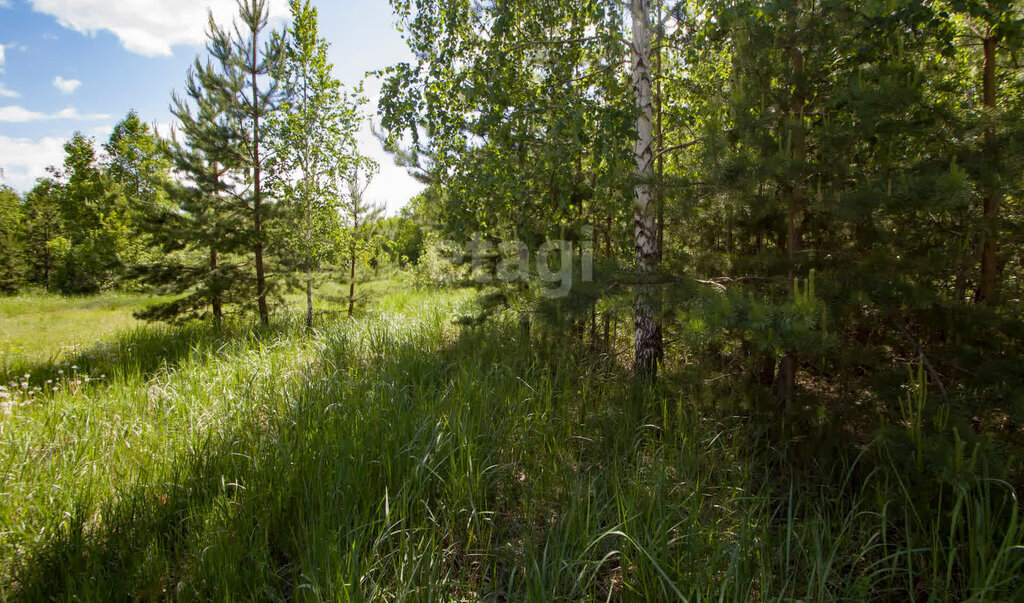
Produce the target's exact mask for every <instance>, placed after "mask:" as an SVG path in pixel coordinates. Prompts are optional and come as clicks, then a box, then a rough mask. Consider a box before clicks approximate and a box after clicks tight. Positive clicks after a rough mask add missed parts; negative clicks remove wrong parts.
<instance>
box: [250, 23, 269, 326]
mask: <svg viewBox="0 0 1024 603" xmlns="http://www.w3.org/2000/svg"><path fill="white" fill-rule="evenodd" d="M251 66H252V72H251V73H252V103H253V119H252V143H253V157H252V159H253V162H252V174H253V201H252V213H253V235H254V236H255V239H256V240H255V243H254V245H253V255H254V256H255V260H256V305H257V306H258V307H259V312H260V324H262V325H263V326H265V327H267V326H270V310H269V308H268V307H267V276H266V272H265V270H264V268H263V191H262V189H261V188H260V177H261V176H262V166H261V165H260V116H259V109H258V107H257V103H258V102H259V100H258V99H259V88H258V87H257V84H256V70H257V56H256V41H255V39H254V40H253V44H252V65H251Z"/></svg>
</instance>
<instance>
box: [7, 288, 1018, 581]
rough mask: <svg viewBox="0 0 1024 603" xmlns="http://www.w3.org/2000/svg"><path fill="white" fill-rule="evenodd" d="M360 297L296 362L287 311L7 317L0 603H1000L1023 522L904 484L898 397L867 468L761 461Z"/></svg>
mask: <svg viewBox="0 0 1024 603" xmlns="http://www.w3.org/2000/svg"><path fill="white" fill-rule="evenodd" d="M372 287H373V288H376V290H377V291H378V293H379V295H377V296H376V297H375V298H374V299H373V301H372V303H371V304H370V307H369V308H368V309H367V311H366V312H365V313H364V315H363V316H361V317H358V318H356V319H348V318H346V317H344V316H342V315H328V316H324V317H321V318H320V319H319V320H318V322H317V325H316V326H315V328H314V329H313V331H311V332H307V331H306V330H305V329H304V328H303V325H302V317H301V312H300V311H298V310H295V311H294V312H293V311H289V310H287V309H284V310H282V311H280V312H279V313H278V314H276V315H275V320H274V321H273V326H272V327H270V328H257V327H253V326H252V325H251V324H250V323H248V322H243V321H238V322H235V323H232V324H229V325H226V326H225V327H224V328H223V329H220V330H217V329H214V328H212V327H210V326H208V325H204V324H200V323H193V324H190V325H185V326H177V327H168V326H156V325H148V326H139V325H135V324H134V323H133V322H132V320H131V319H130V314H131V309H132V308H133V307H136V308H137V307H138V306H139V305H142V304H145V303H146V300H145V299H143V298H133V297H127V296H119V295H105V296H102V297H97V298H91V299H63V298H57V297H49V296H43V297H23V298H13V299H8V300H4V301H3V302H2V303H3V304H4V305H3V311H2V313H0V321H2V322H0V327H2V329H3V331H2V332H3V333H4V337H5V338H7V340H8V342H9V344H10V345H14V346H16V347H17V349H18V350H19V352H18V355H17V356H15V357H14V359H8V360H5V363H6V364H5V365H4V366H5V367H12V368H11V369H9V370H8V369H7V368H5V370H6V371H7V372H6V374H5V375H3V376H4V382H7V381H13V382H14V385H13V386H8V388H7V389H6V390H5V391H4V393H5V394H6V396H5V397H6V400H5V404H6V405H5V409H4V415H3V416H2V417H0V596H2V598H4V599H26V600H40V599H58V600H66V599H79V600H116V599H135V600H138V599H182V600H191V599H196V598H202V599H206V598H209V599H221V600H223V599H243V600H247V599H259V600H303V601H307V600H308V601H316V600H338V601H352V600H360V601H362V600H389V601H390V600H415V601H420V600H491V601H521V600H532V601H550V600H566V601H576V600H593V601H597V600H601V601H605V600H708V599H716V600H731V601H753V600H769V599H771V600H780V599H784V600H815V601H820V600H834V599H853V600H863V599H871V598H874V599H879V598H881V599H885V600H906V601H909V600H925V599H931V600H951V599H960V600H966V599H973V600H1012V599H1019V598H1020V597H1021V596H1022V594H1024V590H1022V589H1024V584H1022V580H1021V577H1020V576H1021V574H1022V572H1024V551H1022V545H1024V527H1022V525H1021V522H1020V518H1019V515H1018V513H1019V504H1018V501H1017V500H1016V498H1015V495H1014V488H1013V486H1012V485H1011V484H1010V483H1008V482H1006V481H1002V480H1000V479H997V477H996V476H995V474H994V473H990V465H989V461H988V460H987V459H988V456H987V453H986V450H985V449H984V447H983V446H981V445H976V444H968V443H963V444H962V445H957V446H956V447H954V449H949V450H944V451H941V455H942V456H941V457H940V458H943V459H945V460H944V461H942V462H943V463H945V464H944V465H943V467H942V471H944V472H945V473H944V474H945V475H946V476H947V479H946V480H945V481H942V482H933V481H929V480H930V478H929V477H926V476H930V475H931V474H932V473H931V472H929V471H922V470H920V468H915V466H914V463H916V462H919V461H920V460H921V459H922V458H923V455H921V454H917V455H915V454H914V450H915V446H916V447H917V448H916V450H917V452H918V453H920V451H921V447H926V446H928V442H927V441H925V440H923V439H922V437H921V435H920V433H919V432H915V431H914V430H915V428H916V427H919V426H916V425H915V422H914V416H915V415H914V409H915V408H917V409H919V408H920V407H922V406H923V405H925V404H927V403H928V401H927V396H926V391H925V389H924V388H923V387H922V388H919V389H913V388H910V389H909V390H908V398H907V400H905V401H904V405H905V407H906V409H907V412H908V413H909V414H908V415H907V417H908V420H907V421H906V422H905V424H901V425H895V426H893V430H894V435H893V436H892V437H891V438H890V439H889V440H887V441H880V440H879V441H874V440H873V441H869V442H858V441H856V440H855V439H850V438H842V437H836V434H835V433H831V432H828V431H826V430H819V431H814V430H806V429H803V430H799V431H798V433H800V434H801V435H799V436H793V435H786V434H787V433H788V432H785V431H783V432H779V431H777V430H775V429H773V428H771V427H770V425H771V422H770V421H766V420H763V417H759V416H758V415H757V414H756V412H754V411H751V410H749V409H746V408H744V407H743V406H742V405H741V404H739V403H737V401H736V400H735V399H730V398H729V397H727V396H728V393H727V392H728V390H727V389H723V388H717V389H715V388H713V387H712V386H710V385H707V384H705V383H704V382H703V381H695V382H691V383H690V384H689V385H687V384H686V383H684V382H682V381H681V380H682V379H683V377H681V376H678V375H677V376H676V377H675V378H671V376H670V378H666V379H664V380H662V381H660V382H659V384H658V385H654V386H650V385H642V384H638V383H636V382H635V381H633V380H631V379H629V378H628V375H627V374H626V373H627V369H626V368H625V367H623V366H620V364H619V363H617V362H615V361H614V360H613V359H611V358H609V357H607V356H606V355H602V354H599V353H595V352H594V351H593V350H590V349H588V348H587V347H586V346H584V345H581V344H580V343H579V342H577V341H573V340H572V338H566V337H561V336H549V335H547V334H545V333H543V332H537V330H535V331H534V333H533V335H532V336H527V335H526V334H525V333H524V331H523V330H522V329H521V328H520V326H519V324H518V322H517V321H516V320H515V319H514V318H513V317H504V316H501V315H499V316H497V317H496V318H494V319H492V320H490V321H488V322H486V323H484V324H482V325H476V326H457V323H458V322H459V321H458V320H457V318H458V317H459V316H460V315H462V314H463V313H466V312H471V311H472V310H473V307H474V304H475V303H476V302H475V299H476V298H475V296H474V295H473V294H472V293H471V292H465V291H458V290H443V291H436V290H427V291H418V290H414V289H410V288H407V287H404V286H402V285H401V284H399V283H398V282H397V281H387V282H382V283H376V284H374V285H373V286H372ZM37 314H38V316H36V315H37ZM47 316H49V318H47ZM56 320H61V321H66V324H67V325H74V328H73V329H68V330H62V329H63V328H64V327H62V326H59V324H58V323H56V322H49V321H56ZM44 324H45V325H57V326H53V327H47V328H43V327H41V326H40V325H44ZM33 325H35V326H33ZM61 334H65V335H66V336H67V338H68V339H67V343H64V342H62V341H61V340H60V336H61ZM37 342H38V343H37ZM70 344H74V345H77V347H74V348H73V349H68V348H63V349H64V351H63V352H61V354H60V355H57V353H56V350H58V349H62V347H61V346H65V345H70ZM20 350H25V351H24V352H23V351H20ZM14 367H16V368H14ZM26 374H28V375H30V376H29V377H28V378H27V382H26V383H27V385H26V386H25V387H24V388H23V387H22V386H21V385H20V383H19V380H22V379H26V378H25V376H24V375H26ZM35 388H39V389H38V390H36V389H35ZM901 443H902V445H903V446H904V447H907V448H909V449H910V451H911V452H910V453H909V455H905V454H902V453H901V450H902V449H901V448H900V445H901ZM908 463H909V464H908Z"/></svg>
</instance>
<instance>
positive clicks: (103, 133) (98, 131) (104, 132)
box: [90, 124, 114, 138]
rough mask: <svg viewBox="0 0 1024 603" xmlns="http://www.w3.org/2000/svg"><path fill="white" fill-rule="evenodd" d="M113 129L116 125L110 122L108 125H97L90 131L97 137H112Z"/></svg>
mask: <svg viewBox="0 0 1024 603" xmlns="http://www.w3.org/2000/svg"><path fill="white" fill-rule="evenodd" d="M113 131H114V126H111V125H109V124H108V125H106V126H96V127H95V128H93V129H92V130H90V133H91V134H92V135H93V136H95V137H96V138H110V134H111V133H112V132H113Z"/></svg>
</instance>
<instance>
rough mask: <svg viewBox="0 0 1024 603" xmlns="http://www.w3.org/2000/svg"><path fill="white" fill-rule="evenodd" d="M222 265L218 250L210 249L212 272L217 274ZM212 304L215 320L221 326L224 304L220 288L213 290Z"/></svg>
mask: <svg viewBox="0 0 1024 603" xmlns="http://www.w3.org/2000/svg"><path fill="white" fill-rule="evenodd" d="M219 266H220V259H219V258H218V257H217V250H216V249H210V273H211V274H215V273H216V272H217V268H218V267H219ZM210 305H211V306H212V309H213V320H214V322H216V323H217V326H218V327H219V326H220V325H221V323H222V322H223V320H224V304H223V302H222V300H221V295H220V291H219V290H218V289H216V288H215V289H214V290H213V294H212V295H211V296H210Z"/></svg>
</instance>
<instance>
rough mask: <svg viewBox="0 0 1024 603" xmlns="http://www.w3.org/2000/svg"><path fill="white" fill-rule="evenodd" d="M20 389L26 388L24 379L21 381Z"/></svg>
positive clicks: (26, 384)
mask: <svg viewBox="0 0 1024 603" xmlns="http://www.w3.org/2000/svg"><path fill="white" fill-rule="evenodd" d="M21 389H28V383H25V382H24V381H22V383H21Z"/></svg>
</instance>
